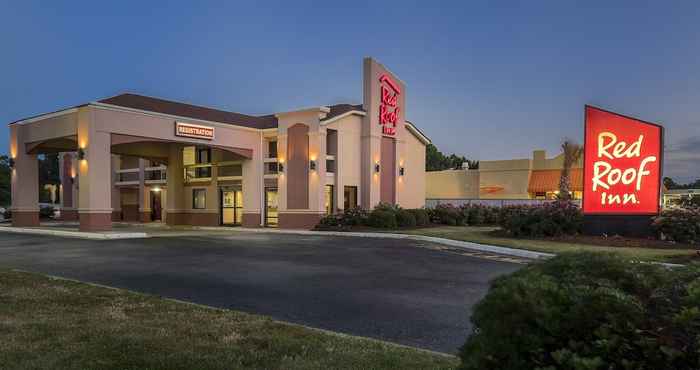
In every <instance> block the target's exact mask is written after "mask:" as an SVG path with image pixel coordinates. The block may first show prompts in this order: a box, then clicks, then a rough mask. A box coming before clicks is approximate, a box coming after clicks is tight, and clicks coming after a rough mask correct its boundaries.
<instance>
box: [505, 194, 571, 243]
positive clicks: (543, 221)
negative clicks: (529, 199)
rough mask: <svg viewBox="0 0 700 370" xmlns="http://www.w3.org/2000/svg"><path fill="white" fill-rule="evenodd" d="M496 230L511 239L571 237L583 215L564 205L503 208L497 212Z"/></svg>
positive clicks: (562, 202) (568, 203)
mask: <svg viewBox="0 0 700 370" xmlns="http://www.w3.org/2000/svg"><path fill="white" fill-rule="evenodd" d="M500 226H501V227H502V228H503V229H504V230H505V231H506V232H508V233H509V234H511V235H513V236H515V237H543V236H560V235H574V234H578V233H579V232H581V228H582V227H583V214H582V213H581V210H580V208H579V207H578V206H577V205H576V204H574V203H572V202H568V201H556V202H551V203H545V204H542V205H537V206H529V205H528V206H526V205H523V206H507V207H503V209H502V211H501V216H500Z"/></svg>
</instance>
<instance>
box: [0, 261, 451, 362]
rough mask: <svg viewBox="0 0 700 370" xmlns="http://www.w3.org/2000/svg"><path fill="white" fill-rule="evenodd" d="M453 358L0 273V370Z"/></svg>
mask: <svg viewBox="0 0 700 370" xmlns="http://www.w3.org/2000/svg"><path fill="white" fill-rule="evenodd" d="M458 363H459V362H458V360H457V359H456V358H455V357H451V356H446V355H445V356H443V355H440V354H435V353H430V352H427V351H420V350H415V349H411V348H406V347H401V346H396V345H392V344H388V343H383V342H378V341H374V340H370V339H363V338H356V337H349V336H344V335H340V334H334V333H328V332H322V331H319V330H313V329H309V328H304V327H300V326H295V325H291V324H285V323H281V322H277V321H273V320H272V319H270V318H267V317H263V316H257V315H250V314H245V313H241V312H236V311H230V310H220V309H214V308H208V307H202V306H196V305H192V304H187V303H181V302H176V301H172V300H167V299H162V298H159V297H156V296H150V295H144V294H138V293H133V292H129V291H125V290H117V289H110V288H105V287H98V286H94V285H90V284H84V283H79V282H73V281H66V280H60V279H52V278H49V277H45V276H42V275H36V274H30V273H24V272H17V271H7V270H0V368H3V369H188V370H189V369H330V368H332V369H452V368H454V367H456V366H457V365H458Z"/></svg>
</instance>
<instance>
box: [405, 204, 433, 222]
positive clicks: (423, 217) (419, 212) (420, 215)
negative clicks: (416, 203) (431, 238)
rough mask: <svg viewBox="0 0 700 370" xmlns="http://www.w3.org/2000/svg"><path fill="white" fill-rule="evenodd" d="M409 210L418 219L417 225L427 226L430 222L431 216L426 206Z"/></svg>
mask: <svg viewBox="0 0 700 370" xmlns="http://www.w3.org/2000/svg"><path fill="white" fill-rule="evenodd" d="M408 212H411V213H413V217H414V218H415V219H416V226H426V225H428V224H430V216H429V215H428V211H427V210H426V209H425V208H414V209H409V210H408Z"/></svg>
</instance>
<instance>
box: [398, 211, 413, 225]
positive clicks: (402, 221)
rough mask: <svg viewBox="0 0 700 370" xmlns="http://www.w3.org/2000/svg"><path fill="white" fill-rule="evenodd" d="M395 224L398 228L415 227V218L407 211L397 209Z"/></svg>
mask: <svg viewBox="0 0 700 370" xmlns="http://www.w3.org/2000/svg"><path fill="white" fill-rule="evenodd" d="M396 224H397V225H399V226H400V227H415V226H416V216H414V215H413V213H412V212H410V211H409V210H407V209H399V210H398V211H396Z"/></svg>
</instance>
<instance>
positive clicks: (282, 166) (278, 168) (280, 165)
mask: <svg viewBox="0 0 700 370" xmlns="http://www.w3.org/2000/svg"><path fill="white" fill-rule="evenodd" d="M277 171H278V172H282V173H284V163H282V162H279V163H277Z"/></svg>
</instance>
